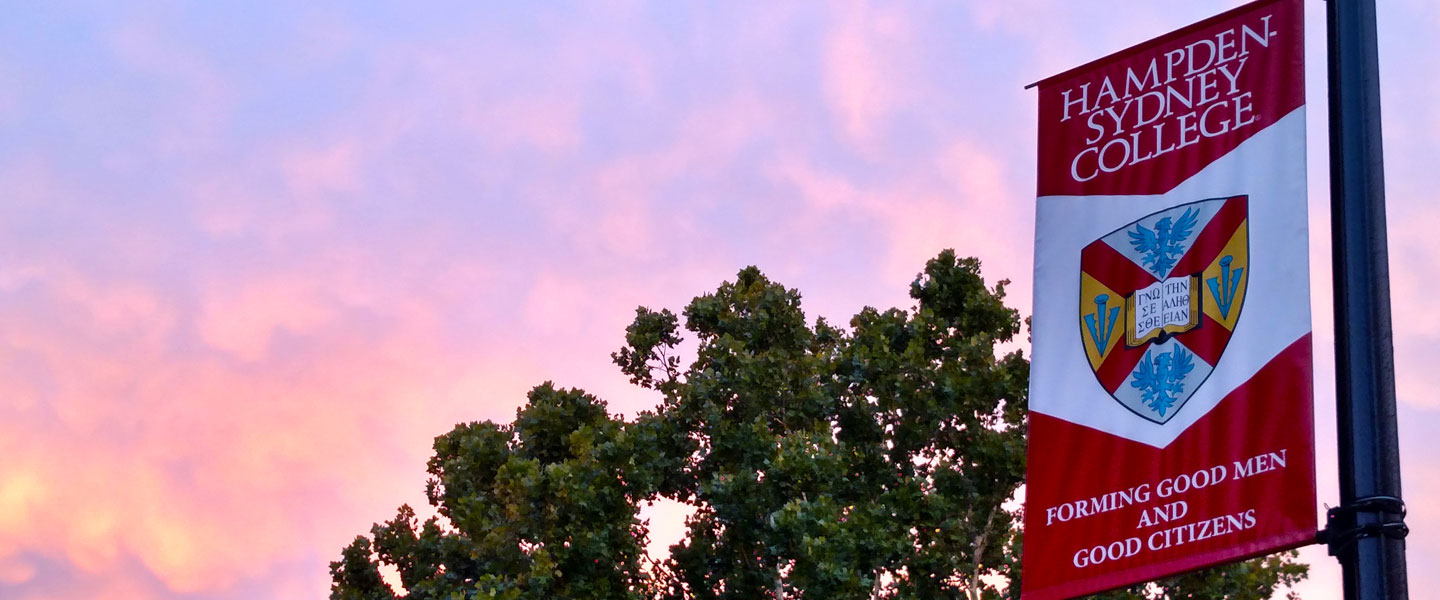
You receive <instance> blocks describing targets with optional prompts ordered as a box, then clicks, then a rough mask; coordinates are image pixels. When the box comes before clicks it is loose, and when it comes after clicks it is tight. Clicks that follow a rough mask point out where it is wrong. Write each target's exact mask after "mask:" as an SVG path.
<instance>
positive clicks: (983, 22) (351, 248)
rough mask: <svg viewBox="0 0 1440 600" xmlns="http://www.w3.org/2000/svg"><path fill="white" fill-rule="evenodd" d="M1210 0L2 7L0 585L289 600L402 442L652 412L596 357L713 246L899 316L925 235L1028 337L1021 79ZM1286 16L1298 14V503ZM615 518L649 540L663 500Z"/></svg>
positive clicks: (1317, 188)
mask: <svg viewBox="0 0 1440 600" xmlns="http://www.w3.org/2000/svg"><path fill="white" fill-rule="evenodd" d="M1237 4H1239V3H1238V2H1234V1H1224V0H1186V1H1180V0H1173V1H1163V2H1157V1H1156V0H1090V1H1085V2H1076V1H1074V0H961V1H955V2H940V1H923V2H922V1H915V2H875V3H865V2H850V1H844V2H827V3H819V2H811V3H774V2H719V3H679V2H668V1H656V2H652V3H647V2H628V1H620V2H607V3H601V2H583V3H568V2H545V3H515V2H509V3H499V2H496V3H480V2H455V3H429V4H423V5H417V4H413V3H393V4H376V3H358V2H343V3H333V4H327V3H311V2H304V3H296V2H271V3H262V2H253V3H233V4H222V3H213V2H205V3H178V2H138V1H137V2H124V3H115V2H93V3H91V2H64V3H61V2H53V3H26V4H25V5H24V6H23V7H15V6H12V7H9V8H8V9H7V10H6V12H5V15H4V17H3V18H0V598H5V599H6V600H10V599H15V600H32V599H33V600H40V599H57V600H66V599H79V598H131V599H135V600H159V599H215V600H219V599H236V600H239V599H250V598H277V599H282V600H299V599H309V598H323V597H325V596H326V595H327V594H328V588H329V576H328V573H327V571H326V569H327V563H328V562H329V561H331V560H334V559H336V558H337V557H338V555H339V551H340V548H341V547H342V546H343V545H344V544H346V543H347V542H348V541H349V540H350V539H352V538H353V537H354V536H355V535H356V534H358V533H362V532H366V531H368V529H369V527H370V525H371V524H372V523H373V522H376V521H381V520H384V519H387V518H390V517H391V516H393V514H394V510H395V508H396V507H397V506H398V505H400V504H401V503H406V502H408V503H411V504H412V505H420V504H424V497H423V493H422V492H423V484H424V479H425V474H424V464H425V459H426V458H427V457H428V456H429V451H430V441H431V439H432V438H433V437H434V436H436V435H438V434H441V433H444V432H445V431H448V430H449V428H450V427H451V426H452V425H453V424H455V423H456V422H459V421H471V420H484V419H492V420H497V421H508V420H509V419H511V418H513V416H514V414H515V409H516V408H517V407H518V406H519V405H520V403H521V402H522V401H523V399H524V393H525V391H526V390H527V389H529V388H530V387H532V386H534V385H536V384H539V383H541V382H544V381H547V380H553V381H554V382H555V383H556V384H557V385H560V386H565V387H580V388H584V389H585V390H588V391H590V392H592V393H594V394H596V395H598V396H600V397H601V398H604V399H605V400H607V401H608V402H609V403H610V407H611V409H612V410H613V411H615V412H617V413H620V414H625V415H630V414H634V413H635V412H636V411H638V410H641V409H644V408H647V407H649V406H651V405H653V404H654V402H655V400H656V397H655V396H653V395H652V394H651V393H649V392H646V391H644V390H639V389H637V388H634V387H632V386H630V385H629V384H628V383H627V381H626V378H625V377H624V376H623V375H622V374H621V373H620V372H619V370H618V369H617V368H616V367H614V366H613V365H612V364H611V362H610V358H609V354H610V352H612V351H613V350H615V349H616V348H618V347H619V346H620V345H621V343H622V342H623V334H624V327H625V325H626V324H628V323H629V321H630V319H631V318H632V317H633V315H634V309H635V307H636V306H639V305H646V306H651V307H655V308H657V309H658V308H671V309H672V310H676V309H679V308H681V307H683V306H684V304H685V303H686V302H687V301H688V300H689V299H690V298H691V297H693V296H695V295H697V294H700V293H703V292H706V291H708V290H713V289H714V287H715V286H716V285H718V284H719V283H720V282H721V281H723V280H725V279H727V278H731V277H733V276H734V274H735V272H736V271H737V270H739V269H740V268H742V267H744V266H746V265H751V264H753V265H757V266H759V267H760V268H761V269H762V270H763V271H764V272H765V273H767V274H768V275H770V276H771V277H773V278H775V279H777V280H779V281H781V282H783V283H785V284H786V285H788V286H791V287H796V288H799V289H800V290H801V292H802V293H803V294H804V299H805V306H806V310H807V314H808V315H810V316H812V317H814V316H822V315H823V316H826V317H827V318H829V319H831V320H832V321H835V322H841V323H843V322H847V321H848V317H849V316H850V315H852V314H854V313H855V312H856V311H858V310H859V309H860V308H861V307H863V306H866V305H873V306H878V307H890V306H901V307H908V306H909V305H910V303H909V300H908V298H907V296H906V291H907V286H908V284H909V282H910V281H911V280H912V279H913V278H914V276H915V274H916V273H917V272H918V271H919V270H920V269H921V268H922V267H923V265H924V262H925V260H926V259H927V258H930V257H933V256H934V255H935V254H936V253H937V252H938V251H939V250H941V249H942V248H946V247H953V248H955V249H956V250H957V251H958V252H959V253H961V254H962V255H973V256H978V257H980V258H981V259H982V261H983V263H984V269H985V274H986V276H987V278H988V279H989V280H991V281H996V280H999V279H1002V278H1008V279H1011V280H1012V281H1013V284H1012V285H1011V286H1010V288H1009V291H1010V294H1009V301H1010V304H1011V305H1012V306H1014V307H1016V308H1018V309H1019V310H1020V311H1021V313H1022V314H1029V307H1030V305H1031V285H1030V279H1031V254H1032V250H1031V248H1032V243H1033V232H1034V202H1035V199H1034V194H1035V183H1034V182H1035V172H1036V167H1035V158H1034V153H1035V138H1036V133H1035V118H1036V115H1035V112H1036V107H1035V94H1034V91H1033V90H1030V91H1027V90H1025V89H1023V87H1024V86H1025V85H1026V84H1028V83H1030V82H1033V81H1036V80H1039V79H1041V78H1043V77H1045V76H1047V75H1050V74H1053V73H1056V72H1059V71H1061V70H1064V69H1066V68H1069V67H1072V66H1075V65H1077V64H1080V63H1083V62H1086V61H1088V60H1090V59H1093V58H1097V57H1099V56H1101V55H1103V54H1107V53H1109V52H1112V51H1115V50H1119V49H1121V48H1123V47H1125V46H1128V45H1130V44H1133V43H1135V42H1138V41H1141V40H1143V39H1146V38H1149V37H1153V36H1155V35H1158V34H1161V33H1164V32H1166V31H1168V30H1170V29H1173V28H1176V27H1179V26H1182V25H1185V24H1187V23H1190V22H1192V21H1195V20H1198V19H1200V18H1203V17H1206V16H1209V15H1212V14H1215V13H1218V12H1221V11H1222V10H1225V9H1227V8H1230V7H1232V6H1235V5H1237ZM1379 4H1380V5H1381V11H1382V12H1381V13H1380V23H1379V27H1380V37H1381V48H1380V53H1381V61H1382V64H1381V72H1382V77H1383V80H1382V87H1383V91H1384V94H1385V98H1384V124H1385V134H1386V139H1385V143H1386V145H1385V150H1386V159H1387V162H1386V180H1387V183H1388V209H1389V218H1390V225H1391V227H1390V233H1389V235H1390V264H1391V273H1392V294H1393V300H1394V318H1395V355H1396V364H1397V371H1398V373H1397V377H1398V387H1399V402H1400V420H1401V422H1400V433H1401V436H1402V444H1403V451H1404V455H1403V457H1402V461H1403V467H1404V476H1405V480H1404V485H1405V495H1406V498H1407V499H1409V500H1410V516H1409V519H1408V521H1409V523H1410V526H1411V528H1412V530H1413V531H1414V533H1413V534H1412V535H1411V537H1410V538H1409V548H1410V554H1409V560H1410V565H1411V566H1412V569H1411V586H1412V589H1416V590H1427V589H1431V590H1433V589H1440V571H1436V570H1435V569H1433V568H1427V566H1433V565H1436V564H1440V503H1436V502H1433V501H1431V500H1430V499H1432V498H1435V497H1437V496H1440V435H1436V434H1435V433H1433V432H1435V431H1437V427H1440V394H1437V393H1436V389H1437V386H1440V369H1437V368H1436V367H1435V366H1434V365H1435V364H1436V363H1437V361H1440V311H1437V310H1436V309H1435V308H1434V304H1435V298H1436V297H1437V296H1440V286H1437V284H1436V282H1437V280H1440V235H1437V231H1440V202H1436V201H1435V198H1436V196H1435V189H1436V186H1435V184H1434V183H1433V182H1432V183H1430V184H1427V183H1425V182H1426V181H1430V180H1431V179H1432V178H1433V177H1434V176H1435V173H1436V166H1437V160H1440V102H1437V98H1440V66H1437V65H1440V62H1437V60H1436V57H1440V3H1436V2H1434V0H1393V1H1385V2H1379ZM1324 6H1325V5H1324V3H1323V2H1321V1H1319V0H1309V1H1307V2H1306V10H1307V12H1308V15H1307V21H1308V36H1309V38H1308V49H1307V55H1308V61H1309V66H1308V87H1309V96H1308V97H1309V104H1308V106H1309V113H1308V116H1309V135H1310V144H1309V149H1310V150H1309V156H1308V161H1309V165H1310V170H1309V180H1310V199H1311V202H1310V209H1311V213H1310V223H1311V241H1310V247H1311V261H1312V262H1311V270H1312V280H1313V282H1314V283H1313V289H1312V307H1313V310H1314V328H1315V341H1316V342H1317V346H1316V348H1317V359H1316V360H1317V364H1316V377H1317V379H1316V396H1317V411H1316V412H1317V414H1318V417H1317V420H1316V423H1315V426H1316V427H1317V437H1318V439H1319V444H1320V447H1319V469H1318V473H1319V478H1320V479H1319V490H1320V501H1321V503H1322V506H1320V507H1317V510H1319V511H1322V513H1323V510H1324V506H1323V505H1332V506H1333V505H1334V504H1336V503H1337V502H1338V491H1337V484H1336V473H1335V442H1334V438H1335V433H1334V431H1335V426H1334V417H1333V415H1334V409H1333V397H1334V360H1333V351H1332V345H1333V340H1334V336H1333V322H1332V316H1331V296H1330V294H1331V288H1330V270H1329V263H1330V260H1329V256H1330V244H1329V227H1330V223H1329V205H1328V193H1327V187H1328V175H1327V150H1326V135H1325V131H1326V130H1325V126H1326V123H1325V115H1326V113H1325V87H1324V86H1325V69H1324V63H1325V61H1324V18H1323V17H1324V15H1323V11H1324ZM1301 425H1304V424H1297V426H1301ZM647 514H650V515H652V516H653V517H654V518H655V524H654V528H655V530H656V537H657V538H658V539H661V540H663V541H664V542H666V543H668V542H669V541H673V539H674V536H675V535H677V534H676V527H677V523H676V517H675V516H674V511H673V510H667V509H662V510H658V511H650V512H648V513H647ZM666 536H669V537H666ZM662 545H663V544H662ZM1303 557H1304V559H1305V560H1306V561H1308V562H1310V563H1312V564H1313V565H1314V567H1313V574H1312V577H1311V581H1310V582H1308V583H1307V584H1305V586H1304V587H1302V588H1301V593H1302V596H1303V597H1304V598H1306V599H1307V600H1310V599H1321V600H1324V599H1327V598H1339V593H1338V591H1335V590H1334V588H1336V587H1337V586H1338V582H1339V574H1338V573H1339V570H1338V567H1336V566H1335V562H1334V560H1333V559H1331V558H1329V557H1327V556H1326V555H1325V552H1324V550H1323V549H1321V548H1316V547H1312V548H1310V549H1307V550H1305V551H1304V553H1303ZM1419 596H1423V592H1422V593H1421V594H1419ZM1419 596H1417V597H1419Z"/></svg>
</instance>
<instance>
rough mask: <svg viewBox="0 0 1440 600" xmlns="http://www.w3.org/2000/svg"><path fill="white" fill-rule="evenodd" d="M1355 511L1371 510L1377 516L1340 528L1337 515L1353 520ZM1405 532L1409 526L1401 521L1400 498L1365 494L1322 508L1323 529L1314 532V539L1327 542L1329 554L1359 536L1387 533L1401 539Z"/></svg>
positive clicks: (1359, 537)
mask: <svg viewBox="0 0 1440 600" xmlns="http://www.w3.org/2000/svg"><path fill="white" fill-rule="evenodd" d="M1355 513H1375V514H1376V515H1378V516H1379V517H1380V520H1379V521H1377V522H1375V523H1367V524H1365V525H1356V526H1354V527H1352V528H1350V529H1344V530H1341V529H1340V528H1339V523H1340V521H1341V519H1342V518H1348V519H1350V520H1351V521H1350V522H1353V519H1354V514H1355ZM1409 534H1410V527H1409V526H1407V525H1406V524H1405V501H1404V500H1401V499H1399V498H1396V497H1395V496H1366V497H1364V498H1356V499H1355V501H1354V502H1352V503H1350V504H1346V505H1343V506H1337V507H1335V508H1332V509H1330V510H1328V511H1325V529H1322V530H1320V533H1318V534H1316V536H1315V541H1317V542H1320V543H1322V544H1325V545H1327V546H1329V551H1330V556H1339V555H1340V553H1341V552H1344V551H1345V550H1346V548H1348V547H1349V546H1350V545H1351V544H1353V543H1355V541H1356V540H1359V539H1361V538H1367V537H1387V538H1392V539H1397V540H1398V539H1405V536H1407V535H1409Z"/></svg>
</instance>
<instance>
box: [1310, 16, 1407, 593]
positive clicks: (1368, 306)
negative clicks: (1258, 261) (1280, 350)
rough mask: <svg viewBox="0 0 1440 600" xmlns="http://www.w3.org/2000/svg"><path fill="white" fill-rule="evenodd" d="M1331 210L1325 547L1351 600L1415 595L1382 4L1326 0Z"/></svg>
mask: <svg viewBox="0 0 1440 600" xmlns="http://www.w3.org/2000/svg"><path fill="white" fill-rule="evenodd" d="M1326 22H1327V24H1328V25H1327V28H1328V30H1329V32H1328V33H1329V36H1328V37H1329V75H1330V78H1329V89H1330V93H1329V97H1330V203H1331V218H1332V220H1331V227H1332V233H1333V236H1334V238H1333V239H1334V256H1333V258H1334V269H1335V376H1336V389H1335V391H1336V405H1337V408H1338V411H1339V412H1338V415H1337V420H1338V425H1339V442H1340V443H1339V451H1340V503H1341V506H1340V507H1338V508H1336V509H1334V510H1332V511H1331V519H1330V521H1331V522H1330V523H1329V524H1328V526H1327V530H1326V535H1325V537H1326V538H1327V541H1328V542H1329V543H1330V551H1331V554H1334V555H1336V556H1338V557H1339V559H1340V564H1341V568H1342V569H1343V572H1344V585H1345V598H1346V599H1347V600H1400V599H1405V598H1408V597H1409V593H1408V589H1407V584H1406V573H1405V540H1404V535H1405V533H1406V529H1405V525H1404V521H1403V519H1404V503H1403V502H1401V500H1400V497H1401V496H1400V444H1399V434H1398V432H1397V430H1396V429H1397V428H1396V422H1395V374H1394V369H1395V366H1394V357H1393V349H1392V348H1393V344H1392V342H1391V330H1390V268H1389V256H1388V253H1387V249H1386V246H1387V244H1386V240H1385V173H1384V164H1383V163H1384V160H1383V156H1382V152H1381V135H1380V69H1379V60H1378V51H1377V49H1376V30H1375V0H1329V1H1328V2H1327V7H1326Z"/></svg>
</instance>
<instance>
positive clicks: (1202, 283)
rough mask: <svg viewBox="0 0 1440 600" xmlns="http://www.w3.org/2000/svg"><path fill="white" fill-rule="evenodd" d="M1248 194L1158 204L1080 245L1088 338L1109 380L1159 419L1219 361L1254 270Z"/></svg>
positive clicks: (1099, 372)
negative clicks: (1168, 205)
mask: <svg viewBox="0 0 1440 600" xmlns="http://www.w3.org/2000/svg"><path fill="white" fill-rule="evenodd" d="M1246 209H1247V197H1246V196H1235V197H1231V198H1215V199H1210V200H1201V201H1198V202H1191V203H1188V204H1181V205H1178V206H1174V207H1171V208H1167V209H1165V210H1162V211H1160V212H1156V213H1152V214H1150V215H1147V216H1145V217H1144V218H1142V219H1140V220H1138V221H1135V222H1133V223H1130V224H1129V225H1126V226H1124V227H1121V228H1119V229H1117V230H1115V231H1114V232H1111V233H1110V234H1108V235H1106V236H1105V237H1102V238H1100V239H1098V240H1095V241H1094V242H1091V243H1090V244H1089V245H1088V246H1086V247H1085V249H1084V250H1083V251H1081V254H1080V339H1081V341H1082V345H1084V347H1085V348H1084V349H1085V355H1086V358H1087V359H1088V360H1089V362H1090V367H1091V369H1093V370H1094V371H1095V377H1096V379H1098V380H1099V381H1100V385H1101V387H1104V388H1105V391H1106V392H1108V393H1109V394H1110V396H1111V397H1112V398H1114V399H1115V400H1116V401H1117V402H1119V403H1120V404H1121V405H1122V406H1124V407H1125V408H1127V409H1129V410H1130V411H1131V412H1133V413H1135V414H1136V415H1139V416H1140V417H1143V418H1145V419H1147V420H1150V421H1152V422H1155V423H1160V424H1164V423H1165V422H1167V421H1169V420H1170V419H1172V418H1174V416H1175V414H1176V413H1178V412H1179V411H1180V408H1181V407H1183V406H1184V405H1185V402H1186V401H1187V400H1189V399H1190V397H1191V396H1192V395H1193V394H1194V393H1195V391H1196V390H1197V389H1199V388H1200V385H1201V384H1203V383H1204V382H1205V380H1206V378H1208V377H1209V376H1210V372H1211V371H1212V370H1214V368H1215V364H1216V363H1217V362H1218V361H1219V360H1220V355H1221V354H1222V353H1223V352H1224V351H1225V346H1226V345H1227V344H1229V342H1230V335H1231V332H1233V331H1234V330H1235V324H1236V322H1238V321H1239V318H1240V309H1241V307H1242V305H1243V304H1244V301H1245V288H1246V285H1245V284H1246V282H1247V281H1248V279H1249V277H1250V272H1249V271H1250V269H1249V264H1250V260H1249V258H1250V256H1249V237H1248V229H1249V228H1248V221H1247V210H1246Z"/></svg>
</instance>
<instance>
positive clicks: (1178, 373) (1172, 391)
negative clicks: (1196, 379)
mask: <svg viewBox="0 0 1440 600" xmlns="http://www.w3.org/2000/svg"><path fill="white" fill-rule="evenodd" d="M1193 370H1195V361H1194V360H1192V355H1191V354H1190V353H1189V352H1186V351H1185V347H1184V346H1181V345H1179V344H1175V349H1174V350H1172V351H1170V352H1161V353H1159V354H1152V353H1150V352H1146V353H1145V358H1144V359H1142V360H1141V361H1140V364H1139V365H1137V366H1136V369H1135V371H1134V372H1133V373H1131V380H1130V387H1133V388H1135V389H1138V390H1140V394H1141V396H1142V397H1143V398H1144V402H1145V405H1146V406H1148V407H1150V410H1153V411H1155V412H1156V413H1159V414H1160V416H1162V417H1163V416H1165V411H1167V410H1170V407H1171V406H1173V405H1174V404H1175V401H1176V400H1178V399H1179V398H1180V396H1181V394H1183V393H1184V392H1185V376H1186V375H1189V374H1190V371H1193Z"/></svg>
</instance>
